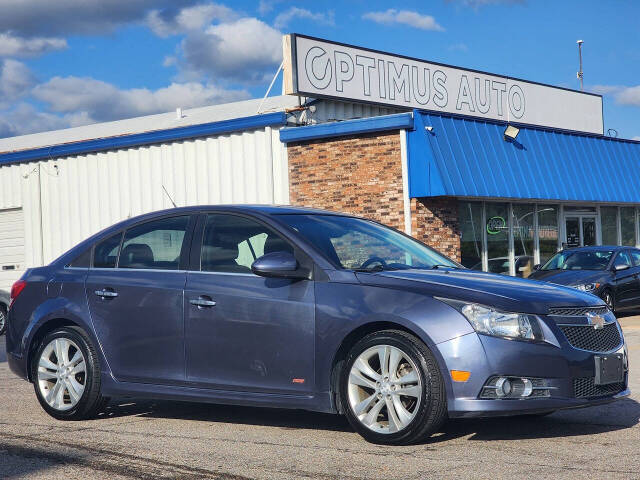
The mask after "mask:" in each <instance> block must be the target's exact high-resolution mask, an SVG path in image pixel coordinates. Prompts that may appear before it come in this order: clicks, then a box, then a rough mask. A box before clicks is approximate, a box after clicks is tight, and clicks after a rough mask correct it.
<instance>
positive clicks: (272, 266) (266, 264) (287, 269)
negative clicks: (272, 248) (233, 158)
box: [251, 252, 309, 278]
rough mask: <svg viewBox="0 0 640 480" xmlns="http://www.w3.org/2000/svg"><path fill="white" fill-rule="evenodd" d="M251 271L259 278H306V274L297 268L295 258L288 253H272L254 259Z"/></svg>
mask: <svg viewBox="0 0 640 480" xmlns="http://www.w3.org/2000/svg"><path fill="white" fill-rule="evenodd" d="M251 271H252V272H253V273H255V274H256V275H259V276H261V277H271V278H308V277H309V275H308V273H307V272H305V271H303V270H302V269H300V268H299V265H298V261H297V260H296V257H294V256H293V255H291V254H290V253H288V252H272V253H267V254H266V255H263V256H261V257H260V258H258V259H256V261H255V262H253V264H252V265H251Z"/></svg>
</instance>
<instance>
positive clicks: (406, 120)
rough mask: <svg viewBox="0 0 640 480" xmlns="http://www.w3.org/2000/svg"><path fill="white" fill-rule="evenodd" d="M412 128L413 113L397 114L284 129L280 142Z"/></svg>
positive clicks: (281, 131)
mask: <svg viewBox="0 0 640 480" xmlns="http://www.w3.org/2000/svg"><path fill="white" fill-rule="evenodd" d="M411 128H413V114H412V113H411V112H407V113H395V114H392V115H380V116H377V117H368V118H358V119H355V120H344V121H341V122H332V123H322V124H319V125H305V126H300V127H289V128H283V129H282V130H280V141H281V142H283V143H292V142H303V141H305V140H315V139H321V138H330V137H342V136H346V135H356V134H360V133H371V132H380V131H385V130H402V129H411Z"/></svg>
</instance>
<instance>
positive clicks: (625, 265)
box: [613, 263, 631, 272]
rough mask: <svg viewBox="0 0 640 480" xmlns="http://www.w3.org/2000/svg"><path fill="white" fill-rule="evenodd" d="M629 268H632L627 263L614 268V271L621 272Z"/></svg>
mask: <svg viewBox="0 0 640 480" xmlns="http://www.w3.org/2000/svg"><path fill="white" fill-rule="evenodd" d="M629 268H631V266H630V265H627V264H626V263H619V264H617V265H614V266H613V271H614V272H621V271H622V270H627V269H629Z"/></svg>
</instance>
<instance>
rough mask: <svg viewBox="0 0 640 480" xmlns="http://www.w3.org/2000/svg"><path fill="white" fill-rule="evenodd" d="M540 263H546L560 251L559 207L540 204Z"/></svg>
mask: <svg viewBox="0 0 640 480" xmlns="http://www.w3.org/2000/svg"><path fill="white" fill-rule="evenodd" d="M538 238H539V239H540V240H539V241H540V263H541V264H542V265H544V264H545V263H547V261H548V260H549V259H550V258H551V257H553V256H554V255H555V253H556V252H557V251H558V207H557V206H555V205H538Z"/></svg>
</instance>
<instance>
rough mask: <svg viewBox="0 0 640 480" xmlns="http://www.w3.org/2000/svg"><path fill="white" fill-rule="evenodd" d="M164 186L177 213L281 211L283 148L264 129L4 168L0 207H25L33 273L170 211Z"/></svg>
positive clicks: (284, 198) (285, 189) (285, 196)
mask: <svg viewBox="0 0 640 480" xmlns="http://www.w3.org/2000/svg"><path fill="white" fill-rule="evenodd" d="M5 185H7V186H8V187H7V189H6V190H5ZM162 185H164V187H165V188H166V189H167V191H168V192H169V194H170V195H171V197H172V198H173V200H174V201H175V202H176V204H177V205H178V206H185V205H199V204H200V205H202V204H228V203H259V204H285V203H288V201H289V182H288V166H287V155H286V147H285V146H284V145H283V144H282V143H281V142H280V139H279V131H278V129H274V128H270V127H266V128H262V129H258V130H255V131H245V132H238V133H233V134H228V135H220V136H215V137H204V138H197V139H191V140H184V141H180V142H173V143H167V144H158V145H149V146H141V147H136V148H128V149H121V150H114V151H106V152H98V153H90V154H86V155H77V156H70V157H64V158H56V159H52V160H48V161H42V162H32V163H27V164H22V165H19V166H11V167H2V168H0V187H2V191H1V192H0V202H2V203H0V208H11V207H16V206H18V207H19V206H22V207H23V208H24V215H25V225H24V231H25V234H26V238H25V242H24V243H25V253H26V258H25V260H26V261H25V262H24V263H26V264H27V266H37V265H42V264H46V263H49V262H50V261H52V260H54V259H55V258H56V257H58V256H59V255H60V254H62V253H64V252H65V251H66V250H68V249H69V248H71V247H72V246H73V245H75V244H77V243H78V242H80V241H81V240H83V239H85V238H87V237H88V236H90V235H92V234H93V233H95V232H97V231H99V230H101V229H103V228H105V227H108V226H110V225H112V224H114V223H116V222H118V221H120V220H123V219H125V218H128V217H132V216H135V215H139V214H142V213H146V212H150V211H154V210H160V209H163V208H171V207H172V204H171V201H170V200H169V198H168V197H167V195H166V194H165V193H164V191H163V189H162ZM9 188H11V189H12V190H9ZM40 212H42V215H40Z"/></svg>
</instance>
